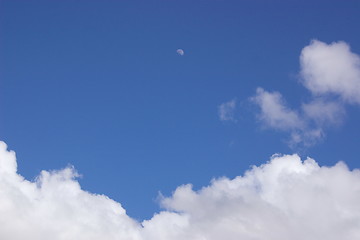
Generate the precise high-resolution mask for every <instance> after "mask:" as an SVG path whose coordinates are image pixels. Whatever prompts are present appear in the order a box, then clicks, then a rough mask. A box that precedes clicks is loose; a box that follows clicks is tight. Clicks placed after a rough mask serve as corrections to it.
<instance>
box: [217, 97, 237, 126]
mask: <svg viewBox="0 0 360 240" xmlns="http://www.w3.org/2000/svg"><path fill="white" fill-rule="evenodd" d="M235 108H236V100H235V99H233V100H231V101H229V102H225V103H222V104H220V106H219V107H218V114H219V118H220V120H221V121H234V122H235V121H236V119H235V116H234V114H235Z"/></svg>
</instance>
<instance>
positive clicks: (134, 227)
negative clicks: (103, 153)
mask: <svg viewBox="0 0 360 240" xmlns="http://www.w3.org/2000/svg"><path fill="white" fill-rule="evenodd" d="M76 176H77V174H76V172H75V171H74V169H73V168H71V167H70V168H66V169H63V170H61V171H53V172H47V171H43V172H42V173H41V174H40V176H39V177H38V178H37V179H36V180H35V181H34V182H30V181H27V180H25V179H24V178H23V177H21V176H20V175H19V174H18V173H17V172H16V159H15V154H14V153H13V152H8V151H7V150H6V145H5V144H4V143H2V142H1V143H0V239H3V240H10V239H11V240H16V239H30V240H32V239H34V240H35V239H36V240H42V239H55V240H58V239H59V240H69V239H80V240H81V239H104V240H110V239H119V240H121V239H127V240H132V239H134V240H183V239H189V240H205V239H206V240H222V239H228V240H235V239H236V240H238V239H244V240H250V239H251V240H254V239H257V240H288V239H294V240H303V239H309V240H318V239H327V240H338V239H342V240H357V239H360V205H359V202H360V171H359V170H353V171H350V170H349V169H348V168H347V167H346V165H345V164H344V163H338V164H336V165H335V166H332V167H320V166H319V165H318V164H317V163H316V162H315V161H314V160H313V159H310V158H308V159H306V160H305V161H302V160H301V159H300V158H299V156H297V155H285V156H281V155H274V156H273V157H272V158H271V160H270V161H269V162H267V163H265V164H263V165H261V166H259V167H255V166H254V167H252V168H251V169H250V170H248V171H247V172H246V173H245V174H244V175H243V176H238V177H236V178H234V179H228V178H225V177H224V178H220V179H215V180H213V181H212V182H211V184H210V185H209V186H207V187H204V188H202V189H200V190H198V191H195V190H193V189H192V186H191V185H189V184H188V185H183V186H180V187H178V188H177V189H176V190H175V192H174V193H173V195H172V196H170V197H166V198H163V199H162V200H161V205H162V207H163V208H164V210H163V211H162V212H160V213H158V214H155V215H154V216H153V217H152V218H151V219H149V220H145V221H143V222H142V223H139V222H136V221H135V220H133V219H131V218H130V217H129V216H127V215H126V212H125V210H124V209H123V208H122V207H121V205H120V204H119V203H117V202H115V201H113V200H111V199H109V198H107V197H106V196H102V195H96V194H91V193H88V192H86V191H84V190H82V189H81V188H80V186H79V183H78V182H77V181H76Z"/></svg>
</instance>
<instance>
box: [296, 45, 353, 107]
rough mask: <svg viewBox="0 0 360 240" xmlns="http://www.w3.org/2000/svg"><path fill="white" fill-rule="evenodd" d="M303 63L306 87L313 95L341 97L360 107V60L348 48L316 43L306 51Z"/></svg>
mask: <svg viewBox="0 0 360 240" xmlns="http://www.w3.org/2000/svg"><path fill="white" fill-rule="evenodd" d="M300 63H301V76H302V79H303V84H304V86H305V87H307V88H308V89H309V90H310V91H311V92H312V93H313V94H315V95H324V94H337V95H339V96H340V97H341V98H342V99H343V100H345V101H347V102H350V103H358V104H360V57H359V56H358V55H356V54H354V53H352V52H351V51H350V47H349V45H348V44H346V43H345V42H334V43H331V44H326V43H323V42H320V41H317V40H314V41H312V42H311V43H310V45H309V46H306V47H305V48H304V49H303V50H302V52H301V57H300Z"/></svg>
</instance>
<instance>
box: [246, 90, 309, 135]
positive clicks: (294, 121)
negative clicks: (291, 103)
mask: <svg viewBox="0 0 360 240" xmlns="http://www.w3.org/2000/svg"><path fill="white" fill-rule="evenodd" d="M252 100H253V101H254V102H255V103H256V104H258V106H259V107H260V114H259V116H258V117H259V119H260V120H261V121H263V122H264V123H265V124H266V125H267V126H269V127H272V128H276V129H281V130H291V129H301V128H303V126H304V123H303V121H302V119H301V118H300V117H299V115H298V113H297V112H295V111H293V110H291V109H289V108H288V107H287V106H286V103H285V101H284V99H283V97H282V96H281V94H280V93H278V92H267V91H265V90H264V89H262V88H258V89H257V90H256V95H255V96H254V97H253V98H252Z"/></svg>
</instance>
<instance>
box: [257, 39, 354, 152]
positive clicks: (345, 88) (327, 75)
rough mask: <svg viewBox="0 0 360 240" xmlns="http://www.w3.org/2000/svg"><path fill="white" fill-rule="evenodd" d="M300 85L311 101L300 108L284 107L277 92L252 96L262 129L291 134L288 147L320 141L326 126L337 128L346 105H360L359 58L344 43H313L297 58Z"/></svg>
mask: <svg viewBox="0 0 360 240" xmlns="http://www.w3.org/2000/svg"><path fill="white" fill-rule="evenodd" d="M300 67H301V68H300V76H301V83H302V84H303V85H304V87H306V88H307V89H308V90H309V91H310V93H311V99H310V100H309V101H308V102H305V103H302V104H301V107H300V108H299V109H296V110H294V109H291V108H289V107H288V106H287V105H286V102H285V100H284V99H283V97H282V95H281V94H280V93H278V92H268V91H265V90H264V89H262V88H258V89H257V91H256V95H255V96H254V97H252V100H253V102H254V103H256V104H257V105H258V106H259V108H260V113H259V114H258V118H259V120H260V121H261V122H262V123H263V125H264V126H266V127H269V128H274V129H277V130H282V131H286V132H289V133H290V140H289V144H290V145H293V146H294V145H297V144H303V145H305V146H309V145H312V144H314V143H315V142H317V141H319V140H321V139H322V138H323V136H324V130H325V128H327V127H330V126H334V125H339V124H341V122H342V121H343V118H344V116H345V105H346V104H360V57H359V56H358V55H356V54H355V53H352V52H351V50H350V47H349V45H348V44H346V43H345V42H334V43H331V44H326V43H323V42H320V41H317V40H313V41H312V42H311V43H310V44H309V45H308V46H306V47H305V48H304V49H303V50H302V52H301V56H300Z"/></svg>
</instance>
